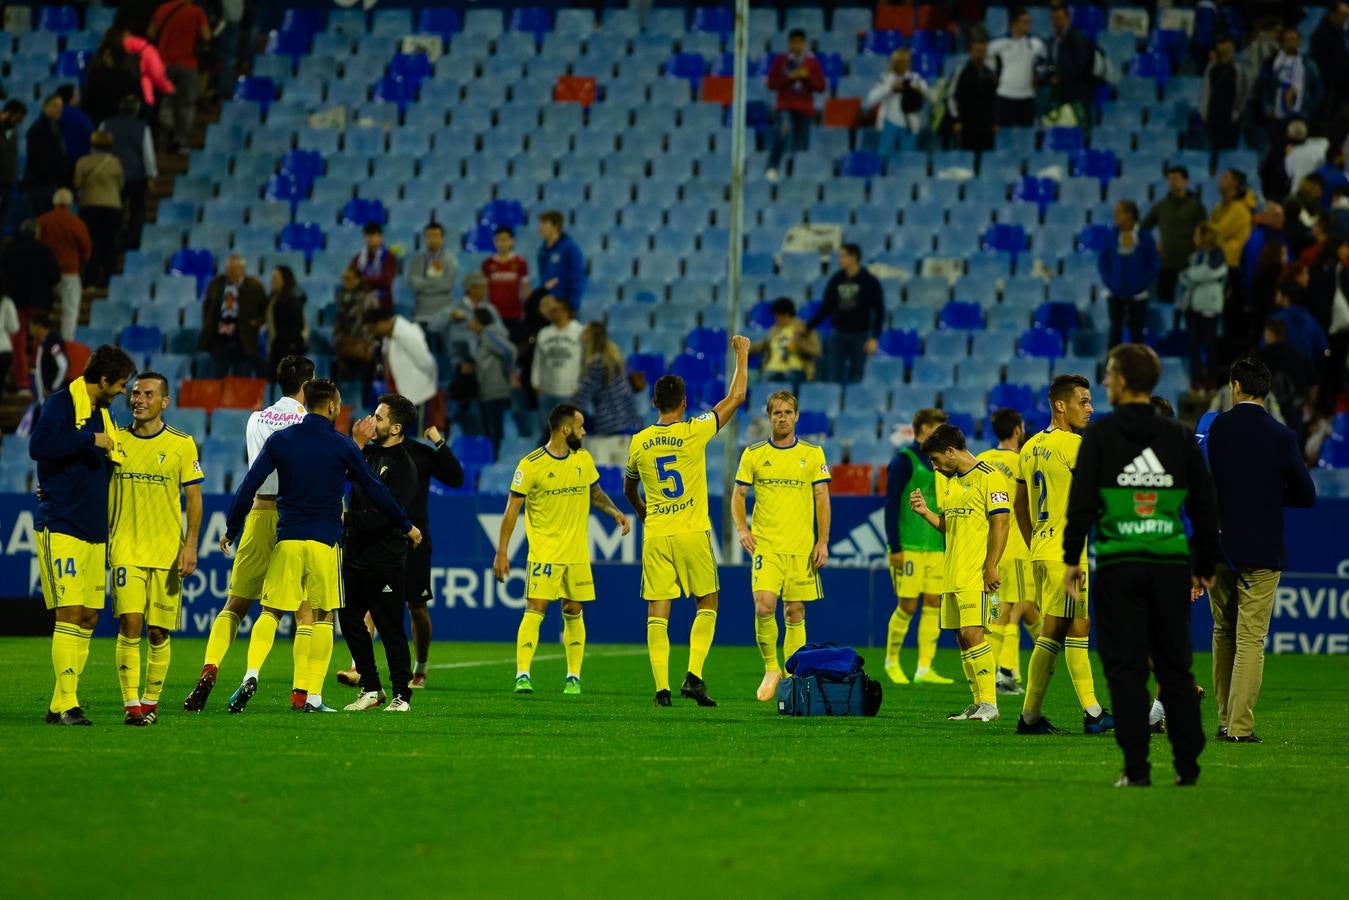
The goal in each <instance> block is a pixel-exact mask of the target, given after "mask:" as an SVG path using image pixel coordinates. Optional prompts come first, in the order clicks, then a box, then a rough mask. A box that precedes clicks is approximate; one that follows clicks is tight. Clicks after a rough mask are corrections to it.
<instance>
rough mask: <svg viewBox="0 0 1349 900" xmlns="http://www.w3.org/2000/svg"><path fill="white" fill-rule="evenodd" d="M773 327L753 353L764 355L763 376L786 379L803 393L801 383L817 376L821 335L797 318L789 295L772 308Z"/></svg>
mask: <svg viewBox="0 0 1349 900" xmlns="http://www.w3.org/2000/svg"><path fill="white" fill-rule="evenodd" d="M770 308H771V310H772V313H773V327H772V328H769V329H768V336H767V337H766V338H764V339H763V340H761V341H758V342H756V343H755V344H754V345H753V346H752V347H751V348H750V352H751V353H758V354H761V355H762V358H763V369H762V371H763V379H764V381H769V382H773V383H782V382H786V383H787V384H789V385H791V391H792V393H793V394H797V395H799V394H800V393H801V384H802V383H803V382H806V381H813V380H814V379H815V361H816V360H817V359H819V357H820V335H819V333H818V332H816V331H813V330H811V329H810V328H807V327H806V323H805V322H803V321H801V320H800V319H799V318H797V315H796V304H795V303H793V302H792V300H791V298H790V297H779V298H778V299H776V300H774V301H773V305H772V307H770Z"/></svg>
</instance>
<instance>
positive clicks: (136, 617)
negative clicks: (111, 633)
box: [117, 613, 145, 640]
mask: <svg viewBox="0 0 1349 900" xmlns="http://www.w3.org/2000/svg"><path fill="white" fill-rule="evenodd" d="M144 625H145V617H144V616H142V615H140V614H139V613H127V614H126V615H124V616H118V617H117V632H118V634H120V635H121V636H122V637H129V638H136V639H137V640H140V636H141V628H142V627H144Z"/></svg>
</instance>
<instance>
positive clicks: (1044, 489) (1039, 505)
mask: <svg viewBox="0 0 1349 900" xmlns="http://www.w3.org/2000/svg"><path fill="white" fill-rule="evenodd" d="M1033 480H1034V482H1035V490H1036V491H1038V492H1039V499H1037V500H1036V501H1035V509H1036V516H1035V517H1036V518H1037V519H1039V520H1040V521H1041V522H1044V521H1047V520H1048V519H1049V513H1048V512H1047V511H1046V510H1045V503H1046V502H1048V500H1049V485H1048V484H1046V483H1045V476H1044V473H1043V472H1036V473H1035V478H1034V479H1033Z"/></svg>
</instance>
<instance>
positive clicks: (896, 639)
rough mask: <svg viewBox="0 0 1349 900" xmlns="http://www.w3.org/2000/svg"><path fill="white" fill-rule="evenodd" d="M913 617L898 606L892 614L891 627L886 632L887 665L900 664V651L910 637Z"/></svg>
mask: <svg viewBox="0 0 1349 900" xmlns="http://www.w3.org/2000/svg"><path fill="white" fill-rule="evenodd" d="M911 622H913V616H912V614H910V613H906V612H905V611H904V610H902V609H900V608H899V607H898V606H896V607H895V611H894V612H892V613H890V626H889V628H887V629H886V632H885V661H886V663H887V664H889V663H891V662H893V663H898V662H899V651H900V648H901V647H903V646H904V638H906V637H908V635H909V624H910V623H911Z"/></svg>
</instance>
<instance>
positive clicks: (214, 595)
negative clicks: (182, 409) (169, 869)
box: [0, 494, 1349, 653]
mask: <svg viewBox="0 0 1349 900" xmlns="http://www.w3.org/2000/svg"><path fill="white" fill-rule="evenodd" d="M228 502H229V498H228V497H226V496H219V495H210V496H207V497H206V498H205V521H204V522H203V525H202V534H201V545H200V547H199V548H198V560H199V568H198V570H197V572H196V573H194V574H193V575H191V576H189V577H188V578H186V579H184V582H183V595H184V617H183V618H184V622H183V631H184V633H185V634H188V635H202V634H205V633H206V632H207V631H208V630H209V629H210V627H211V622H212V620H213V619H214V618H215V615H216V613H217V612H218V611H219V609H220V607H221V605H222V604H223V603H224V601H225V597H226V594H227V591H228V587H229V571H230V561H229V560H228V559H226V558H225V557H224V555H223V554H222V553H221V552H220V549H219V546H218V545H219V543H220V537H221V535H222V534H224V530H225V509H226V506H227V504H228ZM505 505H506V499H505V497H502V496H494V495H487V494H483V495H477V496H472V495H456V494H445V495H439V494H433V496H432V497H431V502H430V513H431V535H432V546H433V550H432V567H433V568H432V573H431V579H432V590H433V593H434V598H433V600H432V603H431V612H432V616H433V619H434V625H435V633H436V637H437V638H439V639H442V640H469V641H509V640H511V639H513V637H514V635H515V629H516V626H517V625H518V623H519V617H520V611H521V610H522V609H523V608H524V585H525V579H524V570H523V566H524V561H525V553H526V549H525V546H524V544H525V541H524V523H523V522H521V523H520V525H519V526H518V527H517V529H516V532H515V535H514V536H513V539H512V542H511V546H510V548H509V549H510V556H511V560H512V562H513V563H514V564H515V565H516V566H517V568H516V569H515V570H514V571H513V572H512V573H511V577H510V578H508V579H507V580H506V582H505V583H504V584H498V583H497V581H496V579H495V578H494V577H493V575H492V557H493V555H494V553H495V545H496V537H497V533H498V529H499V527H500V525H501V516H502V511H503V510H504V509H505ZM712 507H713V509H712V521H713V522H714V523H719V522H720V503H719V502H718V500H717V499H716V498H713V500H712ZM35 509H36V501H35V500H34V498H33V497H31V496H29V495H23V494H0V540H3V547H2V549H3V553H2V554H0V596H5V597H18V596H38V595H39V594H40V592H41V588H40V586H39V581H38V569H37V560H36V558H35V556H34V553H33V551H34V539H33V515H34V512H35ZM1346 520H1349V501H1346V500H1323V501H1321V502H1320V503H1318V504H1317V507H1316V508H1315V509H1313V510H1290V511H1288V513H1287V514H1286V517H1285V522H1286V530H1287V543H1288V552H1289V567H1288V572H1286V573H1285V575H1284V577H1283V580H1282V582H1281V584H1280V586H1279V591H1278V595H1277V598H1276V601H1275V607H1274V619H1273V622H1272V624H1271V626H1270V636H1269V642H1268V643H1269V646H1268V649H1269V650H1270V651H1271V652H1273V653H1349V542H1346V541H1344V540H1339V539H1336V538H1334V537H1333V535H1335V534H1337V533H1339V532H1338V528H1339V527H1341V525H1342V523H1343V522H1345V521H1346ZM640 531H641V529H640V526H635V527H634V530H633V532H632V533H631V534H629V535H626V536H625V535H623V534H622V532H621V531H620V530H619V529H618V528H617V527H616V526H615V525H614V523H613V522H612V521H611V520H610V519H609V518H608V517H606V516H602V515H599V514H592V515H591V517H590V546H591V553H592V559H594V561H595V565H594V570H595V590H596V598H597V599H596V601H595V603H593V604H592V605H591V606H590V609H589V611H588V612H587V614H586V626H587V632H588V635H589V638H590V640H592V641H600V642H621V643H641V642H643V641H645V635H646V605H645V604H644V603H643V602H642V601H641V598H640V595H639V587H640V583H641V570H640V561H641V537H640ZM832 531H833V535H832V537H833V540H832V542H831V546H830V563H829V565H828V566H827V567H826V568H825V569H824V571H823V573H822V581H823V584H824V589H825V598H824V600H823V601H821V602H819V603H817V604H813V605H812V606H811V607H810V610H809V615H808V621H809V627H810V634H811V638H812V639H813V640H830V641H837V642H838V643H841V644H852V645H855V646H876V645H879V644H881V643H883V642H884V639H885V627H886V621H887V620H888V619H889V616H890V613H891V611H892V610H893V609H894V604H895V599H894V593H893V590H892V588H891V585H890V577H889V573H888V571H887V569H886V568H885V528H884V516H883V509H882V505H881V499H880V498H878V497H835V498H834V499H833V528H832ZM716 546H717V548H718V550H717V552H718V557H719V558H718V562H720V563H721V578H722V589H721V614H720V616H719V617H718V622H717V642H718V643H721V644H745V645H748V644H752V643H753V642H754V634H753V624H754V614H753V606H752V601H751V600H750V592H749V569H748V567H747V566H746V565H745V559H744V554H743V551H741V549H740V548H739V547H738V546H737V547H735V548H734V551H733V553H732V554H731V557H730V558H729V559H725V560H723V559H720V544H719V543H717V545H716ZM673 619H674V621H673V622H672V629H673V631H672V633H673V634H674V635H675V636H676V637H675V639H676V641H678V640H679V636H680V635H681V634H682V633H683V630H684V629H686V628H687V626H688V625H689V624H691V622H692V604H691V603H686V602H677V603H676V604H675V612H674V615H673ZM249 624H251V623H249V622H246V623H244V626H243V630H244V631H245V633H246V631H247V626H248V625H249ZM554 626H556V627H557V628H558V629H560V628H561V619H560V615H559V613H557V612H550V619H549V622H548V624H547V625H546V628H548V629H549V630H548V632H547V633H549V634H551V633H552V631H551V629H552V628H553V627H554ZM102 628H104V629H106V630H107V633H111V629H112V622H111V617H110V616H105V617H104V621H103V623H102ZM1211 629H1212V620H1211V619H1210V616H1209V610H1208V605H1207V604H1206V603H1204V602H1202V601H1201V602H1199V603H1196V604H1195V605H1194V643H1195V647H1196V648H1197V649H1207V648H1208V646H1209V642H1210V633H1211ZM943 640H944V641H949V640H950V638H949V636H944V637H943ZM952 646H953V645H952Z"/></svg>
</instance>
